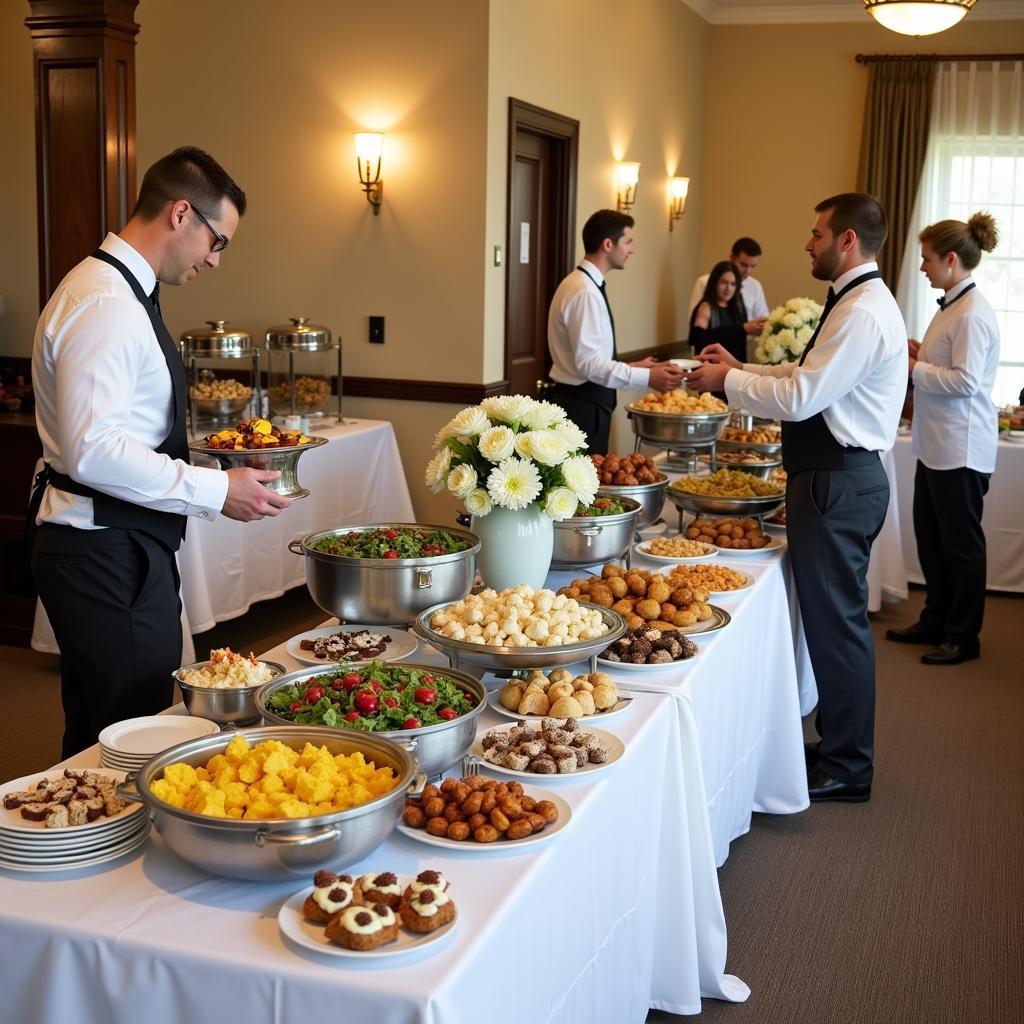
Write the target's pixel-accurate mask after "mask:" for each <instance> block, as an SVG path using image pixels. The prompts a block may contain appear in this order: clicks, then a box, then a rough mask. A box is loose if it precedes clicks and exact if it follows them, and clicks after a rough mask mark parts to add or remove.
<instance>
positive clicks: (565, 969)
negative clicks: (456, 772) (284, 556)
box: [0, 647, 749, 1024]
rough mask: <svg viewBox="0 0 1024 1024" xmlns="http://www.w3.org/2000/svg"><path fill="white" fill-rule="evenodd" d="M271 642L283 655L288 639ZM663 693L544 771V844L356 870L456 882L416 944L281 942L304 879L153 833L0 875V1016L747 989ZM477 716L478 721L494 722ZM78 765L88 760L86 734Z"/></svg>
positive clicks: (257, 1013)
mask: <svg viewBox="0 0 1024 1024" xmlns="http://www.w3.org/2000/svg"><path fill="white" fill-rule="evenodd" d="M267 656H268V657H273V658H274V659H275V660H286V657H287V656H286V655H283V647H282V648H278V649H276V650H274V651H271V652H269V654H268V655H267ZM674 707H675V708H676V709H678V702H675V704H674V702H673V701H672V700H670V699H669V698H668V697H666V696H665V695H661V694H638V695H637V697H636V700H635V701H634V703H633V705H632V707H631V708H630V709H629V711H627V712H625V713H623V714H622V715H620V716H618V717H617V718H616V719H614V720H610V721H608V722H607V723H605V727H606V728H610V729H611V730H612V731H613V732H615V733H616V734H617V735H619V736H620V737H621V738H622V739H623V740H624V741H625V742H626V744H627V751H626V754H625V756H624V758H623V760H622V761H620V762H619V763H618V764H616V765H615V766H614V767H613V768H612V769H610V770H608V771H607V772H604V773H603V774H602V775H601V776H598V777H595V778H592V779H590V780H588V781H585V782H576V781H573V782H564V783H549V785H551V786H553V787H554V786H557V788H558V792H559V793H560V794H562V795H563V796H564V797H565V798H566V799H567V800H568V801H569V802H570V804H571V805H572V808H573V819H572V821H571V823H570V825H569V827H568V828H566V829H565V830H564V831H563V832H562V833H560V834H559V835H558V836H557V837H555V839H554V840H553V841H552V842H550V843H548V844H546V845H543V846H540V847H536V848H534V849H531V850H525V851H523V852H521V853H520V852H516V851H515V850H514V849H512V850H510V851H508V852H504V851H503V852H502V853H500V854H491V855H480V854H476V855H474V854H473V852H472V851H467V852H466V853H461V852H458V853H449V852H448V851H440V850H437V849H435V848H432V847H429V846H425V845H422V844H420V843H417V842H415V841H413V840H411V839H407V838H406V837H404V836H402V835H400V834H398V833H395V834H394V835H393V836H392V837H391V838H389V839H388V840H386V841H385V843H384V844H383V845H382V846H381V847H379V848H378V849H377V850H376V851H375V852H374V853H373V854H372V855H371V856H370V857H369V858H367V859H366V861H364V862H363V863H362V864H359V865H355V866H353V867H352V868H351V871H352V872H353V873H361V872H363V871H370V870H374V871H380V870H386V869H390V870H394V871H396V872H399V873H415V872H417V871H420V870H423V869H425V868H427V867H434V868H439V869H440V870H442V871H443V872H444V873H445V875H446V876H447V877H448V878H449V880H450V881H451V883H452V890H451V891H452V896H453V899H454V900H455V901H456V903H457V905H458V907H459V918H460V919H459V923H458V925H457V927H456V929H455V930H454V932H453V934H452V935H451V937H450V939H447V940H445V942H444V945H443V946H442V947H441V948H438V949H436V950H434V951H430V952H427V951H424V952H423V953H420V954H417V955H414V956H412V957H409V958H401V959H399V960H388V961H383V962H381V963H373V962H370V961H367V962H364V963H357V962H352V961H350V960H344V961H342V960H338V959H335V958H332V957H330V956H325V955H323V954H316V953H312V952H309V951H306V950H302V949H299V948H297V947H294V946H292V945H290V944H289V943H288V942H287V941H286V940H285V939H284V938H282V936H281V935H280V933H279V931H278V927H277V920H276V916H277V911H278V908H279V906H280V905H281V903H282V902H283V901H284V900H285V899H286V898H287V897H288V896H289V895H291V893H293V892H295V891H296V890H297V889H299V888H301V887H302V880H301V879H300V880H298V881H295V882H287V883H280V884H277V883H275V884H256V883H247V882H237V881H231V880H227V879H219V878H213V877H210V876H208V875H206V874H204V873H203V872H200V871H198V870H196V869H194V868H192V867H190V866H189V865H188V864H186V863H184V862H182V861H180V860H179V859H178V858H177V857H175V856H174V855H173V854H171V853H170V852H169V851H168V850H167V849H166V848H165V847H164V846H163V844H162V843H161V841H160V839H159V836H157V835H156V833H154V836H153V840H152V842H151V843H150V844H148V845H147V846H146V847H145V848H144V849H143V851H142V852H140V853H137V854H134V855H129V856H128V858H127V859H123V860H121V861H118V862H117V863H115V864H114V865H105V866H102V867H98V868H94V869H90V870H87V871H82V872H77V873H69V874H62V875H57V876H45V875H22V874H18V873H16V872H9V871H0V979H2V982H3V991H4V1014H3V1019H4V1020H5V1021H10V1022H11V1024H16V1022H18V1024H20V1022H26V1024H28V1022H32V1024H47V1022H53V1024H66V1022H67V1021H75V1022H76V1024H85V1022H91V1021H95V1022H96V1024H116V1022H121V1021H123V1022H126V1024H136V1022H137V1021H139V1020H145V1021H146V1022H147V1024H161V1022H167V1024H180V1022H181V1021H191V1022H201V1021H217V1022H220V1021H229V1020H230V1021H236V1020H253V1021H273V1022H285V1021H288V1022H294V1021H300V1020H309V1021H329V1020H340V1019H344V1020H346V1021H353V1022H361V1021H373V1022H374V1024H411V1022H417V1024H419V1022H422V1024H462V1022H465V1024H478V1022H479V1021H481V1020H487V1021H488V1022H489V1024H502V1022H508V1024H523V1022H530V1024H540V1022H550V1024H580V1022H583V1021H586V1022H587V1024H628V1022H635V1024H641V1022H642V1021H644V1020H645V1018H646V1016H647V1010H648V1007H649V1006H654V1007H657V1008H659V1009H664V1010H668V1011H671V1012H674V1013H697V1012H699V1010H700V998H701V996H704V997H712V998H721V999H729V1000H734V1001H739V1000H743V999H745V998H746V997H747V996H748V995H749V989H748V988H747V986H746V985H744V984H743V982H742V981H740V980H739V979H738V978H734V977H732V976H730V975H727V974H725V973H724V968H725V959H726V931H725V920H724V914H723V912H722V905H721V899H720V896H719V890H718V880H717V876H716V873H715V868H714V863H713V859H712V852H711V842H710V837H709V835H708V832H707V815H706V810H705V804H704V793H703V786H702V785H701V782H700V762H699V758H698V756H697V753H696V750H697V733H696V728H695V725H694V723H693V719H692V716H690V717H687V716H685V715H682V714H679V713H673V709H674ZM482 717H483V721H482V723H481V728H484V727H487V726H490V725H493V724H496V723H497V722H498V717H497V715H495V714H494V713H493V712H491V711H489V710H488V711H485V712H484V715H483V716H482ZM501 721H505V722H507V719H502V720H501ZM684 723H685V724H686V726H687V728H686V729H685V731H684V729H683V728H681V726H682V725H683V724H684ZM74 761H75V762H76V763H80V764H88V763H92V764H95V763H96V748H92V751H90V752H86V753H85V754H84V755H82V756H80V757H79V758H76V759H74ZM691 769H692V771H691ZM538 784H539V783H538Z"/></svg>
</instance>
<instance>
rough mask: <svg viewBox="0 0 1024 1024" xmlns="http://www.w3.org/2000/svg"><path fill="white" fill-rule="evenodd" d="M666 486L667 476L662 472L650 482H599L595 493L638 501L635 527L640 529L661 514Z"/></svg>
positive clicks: (654, 520) (656, 519)
mask: <svg viewBox="0 0 1024 1024" xmlns="http://www.w3.org/2000/svg"><path fill="white" fill-rule="evenodd" d="M667 487H668V477H667V476H665V475H664V474H662V478H661V479H660V480H655V481H654V483H652V484H601V486H600V487H599V488H598V489H597V493H598V494H607V495H608V496H609V497H612V498H630V499H632V500H633V501H636V502H639V504H640V514H639V515H638V516H637V519H636V529H638V530H642V529H643V528H644V527H645V526H650V525H651V523H655V522H657V521H658V519H659V517H660V516H661V510H662V508H664V506H665V489H666V488H667Z"/></svg>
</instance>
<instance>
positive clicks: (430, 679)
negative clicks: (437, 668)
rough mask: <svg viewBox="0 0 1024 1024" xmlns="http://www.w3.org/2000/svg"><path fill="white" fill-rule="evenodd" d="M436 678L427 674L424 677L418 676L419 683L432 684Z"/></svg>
mask: <svg viewBox="0 0 1024 1024" xmlns="http://www.w3.org/2000/svg"><path fill="white" fill-rule="evenodd" d="M436 678H437V676H434V675H431V674H430V673H429V672H427V673H426V674H425V675H422V676H420V682H421V683H432V682H433V681H434V680H435V679H436Z"/></svg>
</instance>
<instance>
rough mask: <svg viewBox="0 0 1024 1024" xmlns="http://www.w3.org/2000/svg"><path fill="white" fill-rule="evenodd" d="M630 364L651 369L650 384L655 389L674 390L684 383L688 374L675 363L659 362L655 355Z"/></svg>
mask: <svg viewBox="0 0 1024 1024" xmlns="http://www.w3.org/2000/svg"><path fill="white" fill-rule="evenodd" d="M629 365H630V366H642V367H644V368H645V369H648V370H650V371H651V375H650V379H649V380H648V384H649V385H650V387H652V388H654V390H655V391H674V390H675V389H676V388H677V387H679V386H680V385H681V384H682V383H683V377H684V376H685V375H686V374H685V372H684V371H683V370H680V369H679V367H678V366H676V364H675V363H659V362H658V360H657V359H655V358H654V356H648V357H647V358H646V359H641V360H640V361H639V362H638V363H630V364H629Z"/></svg>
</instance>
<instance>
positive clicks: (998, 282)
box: [897, 61, 1024, 405]
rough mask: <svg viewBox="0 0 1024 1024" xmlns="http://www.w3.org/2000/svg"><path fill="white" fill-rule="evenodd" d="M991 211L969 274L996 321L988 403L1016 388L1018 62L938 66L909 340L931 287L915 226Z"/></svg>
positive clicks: (1023, 151) (905, 295) (1023, 334)
mask: <svg viewBox="0 0 1024 1024" xmlns="http://www.w3.org/2000/svg"><path fill="white" fill-rule="evenodd" d="M979 210H985V211H987V212H988V213H991V214H992V216H993V217H994V218H995V220H996V226H997V227H998V229H999V245H998V247H997V248H996V249H995V250H994V251H993V252H990V253H983V254H982V257H981V264H980V265H979V266H978V268H977V269H976V270H975V271H974V279H975V281H977V284H978V288H979V289H980V290H981V292H982V293H983V294H984V295H985V297H986V298H987V299H988V301H989V302H990V303H991V304H992V308H993V309H994V310H995V314H996V319H997V321H998V323H999V334H1000V340H1001V345H1000V353H999V373H998V375H997V377H996V383H995V388H994V390H993V393H992V399H993V401H994V402H995V403H996V404H997V405H1007V404H1010V403H1016V401H1017V397H1018V395H1019V394H1020V391H1021V389H1022V388H1024V61H1016V62H1013V63H1001V64H995V63H993V64H989V63H969V64H968V63H964V64H941V65H940V66H939V69H938V72H937V74H936V78H935V96H934V102H933V107H932V127H931V133H930V137H929V141H928V152H927V155H926V156H925V162H924V169H923V172H922V175H921V188H920V191H919V192H918V197H917V202H916V204H915V206H914V213H913V217H912V221H911V228H912V230H911V232H910V236H909V239H908V242H907V248H906V250H905V253H904V259H903V267H902V270H901V272H900V282H899V287H898V290H897V297H898V299H899V302H900V307H901V308H902V309H903V312H904V315H905V317H906V320H907V328H908V332H909V334H910V336H911V337H912V338H921V337H922V336H923V334H924V330H925V328H926V327H927V326H928V322H929V321H930V320H931V318H932V316H933V314H934V313H935V309H936V306H935V299H936V298H937V297H938V295H939V293H938V292H937V291H934V290H933V289H932V288H931V287H930V286H929V284H928V281H927V279H926V278H925V276H924V274H922V273H921V272H920V270H919V267H920V265H921V249H920V243H919V242H918V240H917V235H918V232H920V231H921V229H922V228H924V227H926V226H927V225H928V224H934V223H935V222H936V221H939V220H945V219H947V218H950V217H952V218H955V219H957V220H963V221H966V220H967V218H968V217H970V216H971V214H972V213H976V212H977V211H979Z"/></svg>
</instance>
